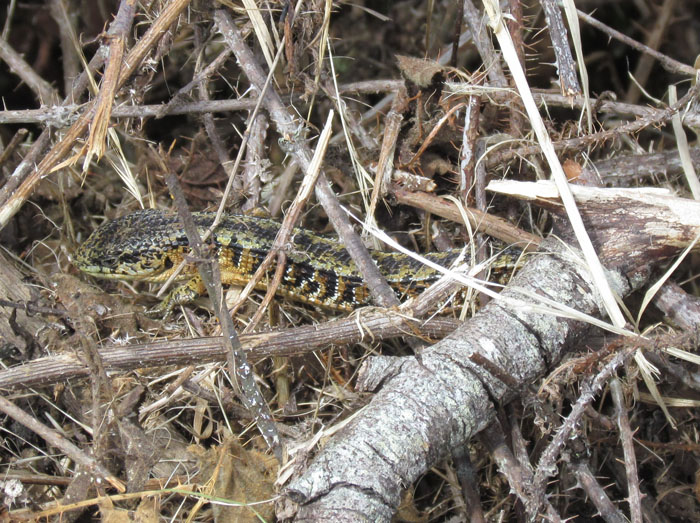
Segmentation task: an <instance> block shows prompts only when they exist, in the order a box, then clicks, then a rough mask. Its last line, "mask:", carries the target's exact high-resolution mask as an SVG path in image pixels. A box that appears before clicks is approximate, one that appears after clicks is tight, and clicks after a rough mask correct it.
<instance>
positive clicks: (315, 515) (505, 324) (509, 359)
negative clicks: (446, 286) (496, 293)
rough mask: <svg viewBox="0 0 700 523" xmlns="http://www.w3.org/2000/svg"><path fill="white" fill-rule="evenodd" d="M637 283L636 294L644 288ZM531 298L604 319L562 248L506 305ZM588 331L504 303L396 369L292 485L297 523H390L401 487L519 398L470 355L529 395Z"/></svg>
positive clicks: (541, 260) (581, 271) (553, 248)
mask: <svg viewBox="0 0 700 523" xmlns="http://www.w3.org/2000/svg"><path fill="white" fill-rule="evenodd" d="M573 252H575V251H573ZM639 276H640V273H639V272H637V278H635V280H636V283H637V285H639V284H641V283H642V282H643V278H640V277H639ZM611 280H612V285H613V289H614V290H615V291H616V292H617V293H618V294H619V295H620V296H624V295H626V294H627V293H628V292H630V290H631V289H632V287H633V286H636V285H633V284H631V283H630V282H629V281H627V279H626V278H624V277H622V276H620V275H619V274H617V275H613V274H612V273H611ZM523 289H524V290H527V291H530V292H533V293H537V294H539V295H542V296H545V297H547V298H550V299H552V300H554V301H556V302H558V303H560V304H564V305H568V306H569V307H572V308H575V309H577V310H579V311H581V312H585V313H587V314H593V315H599V314H600V313H601V310H602V309H601V304H600V301H599V298H598V296H597V294H596V292H595V291H594V290H593V287H592V283H591V278H590V276H589V274H588V272H587V271H586V269H585V268H584V267H583V266H582V264H581V263H580V262H579V261H578V260H577V259H576V258H575V256H574V254H572V251H571V250H569V249H568V248H565V247H563V246H562V244H561V242H560V241H558V240H555V239H550V240H548V241H546V242H545V243H544V244H543V247H542V249H541V250H540V252H539V253H537V254H535V255H533V256H532V259H531V260H530V261H529V262H528V263H527V264H526V265H525V267H524V268H523V269H522V271H521V272H520V273H519V274H518V275H517V276H516V277H515V278H514V279H513V281H512V282H511V283H510V284H509V285H508V287H507V288H506V289H505V290H504V291H503V293H502V296H503V297H504V298H506V299H517V300H521V301H526V302H529V303H534V300H532V299H529V298H524V297H523V294H522V293H521V292H520V291H521V290H523ZM587 331H588V326H587V325H586V324H584V323H582V322H579V321H575V320H571V319H565V318H561V317H557V316H555V315H552V314H545V313H541V312H536V311H534V310H532V309H529V310H528V308H527V307H515V306H513V305H512V304H506V303H505V302H504V300H496V301H493V302H491V303H490V304H489V305H487V306H486V307H485V308H484V309H483V310H482V311H480V312H479V313H478V314H477V315H476V316H475V317H474V318H472V319H471V320H470V321H468V322H467V323H465V324H464V325H463V326H461V327H460V328H458V329H457V330H456V331H455V332H454V333H453V334H451V335H450V336H448V337H447V338H445V339H444V340H442V341H441V342H439V343H437V344H436V345H434V346H433V347H431V348H429V349H427V350H426V351H425V352H424V353H423V354H422V357H421V359H420V361H419V360H418V359H415V358H405V359H404V360H403V362H401V363H397V362H394V365H393V366H390V368H391V369H392V372H393V373H394V374H393V375H392V376H390V377H387V378H386V379H385V380H384V384H383V387H382V389H381V390H380V391H379V392H378V393H377V395H376V396H375V397H374V399H373V400H372V402H371V403H370V404H369V405H368V406H367V407H366V408H365V410H364V411H363V412H362V413H360V415H359V416H358V417H357V418H356V419H355V420H354V421H353V422H351V423H350V424H349V425H348V426H346V427H345V428H344V429H343V430H342V431H341V432H340V433H339V434H338V435H337V436H336V437H335V438H334V440H333V441H332V442H331V443H330V444H329V445H328V446H327V447H326V448H324V449H323V450H322V451H321V453H320V454H319V456H318V457H317V458H316V459H315V461H314V462H313V463H312V464H311V466H310V467H309V469H308V470H307V471H306V472H305V473H304V474H303V476H301V477H299V478H297V479H295V480H294V481H293V482H292V483H291V484H290V485H289V486H288V488H287V490H286V494H287V496H288V497H289V498H291V499H292V500H293V501H294V502H296V503H298V504H299V507H298V512H297V514H296V520H297V521H389V520H390V519H391V517H392V515H393V514H394V512H395V510H396V508H397V506H398V504H399V501H400V494H401V489H402V486H405V485H409V484H411V483H412V482H413V481H414V480H415V479H416V478H417V477H418V476H419V475H420V474H422V473H423V472H424V471H425V470H427V469H428V468H429V467H430V466H432V465H434V464H436V463H438V462H439V461H440V460H442V459H444V458H445V457H447V455H448V454H449V452H450V451H451V449H454V448H456V447H459V446H461V445H464V444H466V442H467V441H468V440H469V439H470V438H471V437H472V436H473V435H474V434H476V433H477V432H479V431H480V430H482V429H483V428H484V427H485V426H486V425H487V424H488V423H490V422H491V421H492V420H493V418H494V416H495V405H494V402H497V403H501V402H505V401H508V400H509V399H512V398H513V397H515V396H516V395H517V394H518V390H515V389H513V388H512V387H509V386H506V385H505V384H504V383H503V382H502V381H500V380H499V379H498V377H497V376H495V375H493V374H491V373H489V372H488V371H487V370H486V369H485V368H483V367H481V366H479V365H477V364H475V363H473V362H472V360H470V355H472V354H476V353H478V354H480V355H481V356H483V357H485V358H487V359H488V360H490V362H491V363H492V364H495V365H496V366H498V367H500V369H501V371H502V372H504V373H505V374H508V375H510V377H511V378H512V379H514V380H515V381H516V382H517V383H518V384H519V385H520V386H523V387H524V386H527V385H529V384H531V383H533V382H534V381H536V380H537V379H538V378H540V377H541V376H543V375H545V373H546V372H547V370H548V369H551V367H552V366H553V365H555V364H556V363H557V362H559V361H560V360H561V358H562V355H563V354H565V352H566V351H567V350H568V349H569V348H571V347H573V346H575V345H576V342H577V340H579V339H580V338H581V336H583V335H585V334H586V332H587ZM384 372H386V371H384Z"/></svg>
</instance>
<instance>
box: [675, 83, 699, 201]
mask: <svg viewBox="0 0 700 523" xmlns="http://www.w3.org/2000/svg"><path fill="white" fill-rule="evenodd" d="M677 102H678V95H677V94H676V86H675V85H669V86H668V103H669V104H671V105H673V104H675V103H677ZM671 123H672V125H673V134H674V135H675V136H676V143H677V144H678V153H679V154H680V156H681V164H682V165H683V173H685V179H686V181H687V182H688V187H690V192H691V193H693V198H695V199H696V200H700V180H698V173H697V172H696V171H695V168H694V167H693V161H692V160H691V159H690V151H689V150H688V137H687V136H686V135H685V131H684V130H683V124H682V123H681V115H680V113H676V114H674V115H673V118H672V119H671Z"/></svg>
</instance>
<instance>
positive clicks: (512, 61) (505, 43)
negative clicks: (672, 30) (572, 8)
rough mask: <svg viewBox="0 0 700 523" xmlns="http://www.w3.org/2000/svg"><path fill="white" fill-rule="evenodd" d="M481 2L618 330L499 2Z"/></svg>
mask: <svg viewBox="0 0 700 523" xmlns="http://www.w3.org/2000/svg"><path fill="white" fill-rule="evenodd" d="M483 2H484V7H485V8H486V11H487V12H488V14H489V17H490V18H491V26H492V28H493V30H494V33H495V35H496V38H497V39H498V42H499V43H500V45H501V50H502V51H503V58H504V59H505V60H506V62H507V63H508V66H509V67H510V71H511V73H512V74H513V79H514V80H515V84H516V85H517V87H518V92H519V93H520V96H521V98H522V100H523V103H524V104H525V109H526V110H527V114H528V116H529V118H530V123H531V125H532V128H533V130H534V131H535V134H536V135H537V140H538V142H539V144H540V146H541V147H542V151H543V152H544V155H545V157H546V158H547V162H548V164H549V168H550V169H551V173H552V178H553V179H554V182H555V183H556V185H557V189H558V190H559V196H560V198H561V200H562V203H563V204H564V207H565V208H566V213H567V215H568V217H569V221H570V222H571V226H572V228H573V229H574V233H575V234H576V239H577V240H578V242H579V245H580V246H581V250H582V251H583V255H584V257H585V259H586V262H587V263H588V266H589V268H590V270H591V274H592V276H593V280H594V281H595V283H596V287H597V288H598V292H600V295H601V297H602V299H603V303H604V304H605V309H606V311H607V313H608V315H609V316H610V318H611V320H612V322H613V324H615V326H617V327H620V328H621V327H623V326H624V325H625V317H624V316H623V314H622V311H621V310H620V307H619V306H618V304H617V300H616V298H615V295H614V294H613V292H612V289H611V288H610V284H609V282H608V281H607V279H606V277H605V272H604V270H603V265H602V264H601V263H600V260H599V259H598V255H597V254H596V252H595V248H594V247H593V243H591V239H590V238H589V236H588V233H587V232H586V227H585V225H584V224H583V220H582V219H581V215H580V214H579V212H578V209H577V208H576V202H575V201H574V197H573V195H572V194H571V190H570V189H569V184H568V181H567V179H566V175H565V174H564V171H563V170H562V167H561V163H560V162H559V158H558V157H557V155H556V152H555V151H554V147H553V146H552V141H551V139H550V138H549V134H548V133H547V130H546V128H545V126H544V122H543V121H542V117H541V116H540V113H539V111H538V110H537V105H536V104H535V100H534V99H533V97H532V92H531V91H530V87H529V85H528V83H527V79H526V78H525V74H524V72H523V70H522V67H521V66H520V61H519V59H518V56H517V54H516V53H515V50H514V48H513V42H512V40H511V38H510V35H509V33H508V30H507V29H506V27H505V24H504V23H503V14H502V13H501V9H500V7H499V5H498V2H496V1H495V0H483Z"/></svg>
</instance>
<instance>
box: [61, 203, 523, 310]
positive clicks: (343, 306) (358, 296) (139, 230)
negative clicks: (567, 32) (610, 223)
mask: <svg viewBox="0 0 700 523" xmlns="http://www.w3.org/2000/svg"><path fill="white" fill-rule="evenodd" d="M214 216H215V214H214V213H206V212H204V213H193V217H194V220H195V223H196V224H197V227H198V228H199V230H200V234H202V233H203V232H204V231H205V230H206V229H207V228H208V227H209V226H210V225H211V223H212V221H213V220H214ZM279 227H280V224H279V223H278V222H276V221H274V220H270V219H265V218H258V217H252V216H239V215H225V216H224V218H223V219H222V221H221V223H220V224H219V226H218V227H217V228H216V229H215V230H214V233H213V235H212V241H213V244H214V246H215V248H216V252H217V256H218V260H219V264H220V268H221V279H222V283H224V284H229V285H245V284H246V283H247V282H248V281H249V280H250V278H251V276H252V275H253V274H254V273H255V270H256V269H257V268H258V266H259V265H260V264H261V263H262V261H263V259H264V258H265V256H266V255H267V253H268V252H269V250H270V248H271V246H272V244H273V241H274V239H275V235H276V234H277V231H278V230H279ZM370 252H371V255H372V257H373V259H374V260H375V261H376V262H377V265H378V266H379V269H380V271H381V272H382V274H383V275H384V276H385V277H386V279H387V281H388V282H389V284H390V285H391V287H392V288H393V289H394V290H395V291H396V292H397V294H398V295H399V296H404V295H415V294H417V292H419V291H420V290H422V289H424V288H425V287H427V286H428V285H430V284H431V283H433V282H434V281H436V280H437V279H438V277H439V276H440V274H439V273H438V272H437V271H435V270H434V269H431V268H430V267H427V266H425V265H423V264H422V263H421V262H419V261H417V260H415V259H413V258H411V257H409V256H406V255H404V254H399V253H386V252H379V251H370ZM459 252H460V251H457V250H453V251H448V252H443V253H428V254H424V255H423V256H424V257H425V258H427V259H429V260H431V261H433V262H436V263H439V264H441V265H443V266H446V267H449V265H450V264H451V263H452V262H453V261H454V260H455V259H456V258H457V256H458V255H459ZM188 253H189V247H188V241H187V237H186V235H185V232H184V230H183V228H182V226H181V225H180V222H179V220H178V217H177V215H175V214H168V213H166V212H163V211H158V210H143V211H137V212H134V213H131V214H128V215H126V216H122V217H121V218H117V219H116V220H112V221H109V222H106V223H104V224H103V225H101V226H100V227H99V228H97V229H96V230H95V231H94V232H93V233H92V234H91V235H90V237H89V238H88V239H87V240H86V241H85V243H83V244H82V245H81V246H80V247H79V248H78V250H77V252H76V254H75V257H74V264H75V265H76V266H77V267H78V268H79V269H80V270H82V271H83V272H85V273H87V274H90V275H92V276H96V277H100V278H109V279H116V280H136V281H144V282H150V283H162V282H165V281H166V280H167V279H168V278H169V277H170V276H171V274H172V273H173V272H174V271H175V269H176V267H177V266H178V265H179V264H180V262H181V261H182V260H183V259H185V257H186V256H187V255H188ZM286 254H287V265H286V267H285V272H284V276H283V278H282V282H281V284H280V286H279V288H278V289H277V293H278V294H280V295H283V296H287V297H289V298H292V299H294V300H298V301H302V302H305V303H309V304H313V305H320V306H322V307H327V308H330V309H335V310H342V311H351V310H353V309H355V308H356V307H359V306H361V305H365V304H367V303H369V300H370V294H369V291H368V289H367V287H366V285H365V284H364V283H363V281H362V277H361V275H360V273H359V271H358V270H357V268H356V267H355V263H354V262H353V261H352V259H351V258H350V255H349V254H348V252H347V251H346V250H345V249H344V248H343V246H342V245H341V243H339V242H338V241H337V240H334V239H331V238H327V237H323V236H317V235H315V234H312V233H310V232H309V231H306V230H304V229H300V228H295V229H294V231H293V233H292V237H291V239H290V243H289V246H288V248H287V249H286ZM515 259H516V256H514V254H513V251H512V250H510V249H508V250H506V251H504V254H502V255H500V256H499V257H498V259H497V260H496V263H497V264H498V265H501V266H510V267H512V266H513V263H514V260H515ZM178 279H179V280H186V282H185V283H184V284H183V285H180V286H179V287H177V288H175V289H174V290H173V291H171V292H170V294H169V295H168V296H167V297H166V298H165V299H164V300H163V302H162V303H161V305H160V306H159V307H158V309H159V310H169V309H170V308H172V307H173V306H174V305H176V304H180V303H187V302H190V301H193V300H194V299H195V298H196V297H198V296H199V295H200V294H203V293H204V292H205V289H204V285H203V283H202V281H201V279H200V278H199V276H198V273H197V269H196V267H195V266H194V264H187V265H186V266H185V270H183V271H182V272H181V274H180V275H179V277H178ZM266 286H267V284H266V282H265V281H263V282H261V283H260V284H259V285H258V287H259V288H260V289H265V288H266Z"/></svg>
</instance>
